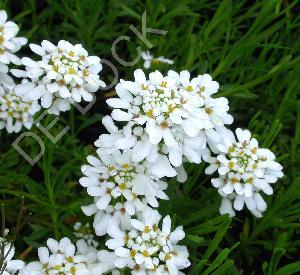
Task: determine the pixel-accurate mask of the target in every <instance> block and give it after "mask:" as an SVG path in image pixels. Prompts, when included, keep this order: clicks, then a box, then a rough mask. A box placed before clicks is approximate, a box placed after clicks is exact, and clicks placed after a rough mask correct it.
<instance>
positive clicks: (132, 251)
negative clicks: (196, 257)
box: [106, 210, 190, 274]
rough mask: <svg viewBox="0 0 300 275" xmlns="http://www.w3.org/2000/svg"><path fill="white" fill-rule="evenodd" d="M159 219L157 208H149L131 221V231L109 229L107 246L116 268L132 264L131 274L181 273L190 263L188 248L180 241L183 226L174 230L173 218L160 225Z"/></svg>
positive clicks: (112, 227)
mask: <svg viewBox="0 0 300 275" xmlns="http://www.w3.org/2000/svg"><path fill="white" fill-rule="evenodd" d="M160 219H161V216H160V215H159V214H158V212H157V211H153V210H149V211H145V212H144V213H143V217H140V219H139V220H137V219H132V220H131V227H132V228H131V229H130V230H127V231H121V230H119V228H118V227H116V226H113V225H112V226H111V227H110V228H109V231H108V234H109V235H110V236H111V239H109V240H108V241H107V242H106V245H107V246H108V248H109V249H111V250H114V252H115V255H116V257H115V259H114V264H115V266H116V267H118V268H120V269H122V268H124V267H129V268H130V269H131V270H132V272H131V274H179V270H181V269H184V268H187V267H188V266H189V265H190V262H189V260H188V251H187V248H186V247H185V246H181V245H178V244H177V243H178V242H179V241H180V240H182V239H183V238H184V236H185V233H184V232H183V230H182V227H177V228H176V229H175V230H174V231H171V219H170V217H169V216H167V217H165V218H164V219H163V221H162V225H161V227H160V226H159V221H160Z"/></svg>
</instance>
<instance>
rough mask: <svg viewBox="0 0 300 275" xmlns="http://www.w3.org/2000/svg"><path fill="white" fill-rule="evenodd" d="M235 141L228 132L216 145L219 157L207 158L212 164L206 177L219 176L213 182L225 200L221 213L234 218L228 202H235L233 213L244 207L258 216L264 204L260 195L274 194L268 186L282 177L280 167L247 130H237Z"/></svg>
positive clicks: (273, 156) (262, 210)
mask: <svg viewBox="0 0 300 275" xmlns="http://www.w3.org/2000/svg"><path fill="white" fill-rule="evenodd" d="M236 136H237V140H236V139H235V137H234V135H233V133H232V132H230V131H229V130H228V131H227V133H226V138H225V139H224V140H225V143H224V144H223V145H222V144H220V145H219V146H218V149H219V150H220V154H219V155H218V156H217V158H210V159H209V162H210V163H211V165H210V166H209V167H208V168H207V169H206V173H207V174H211V173H213V172H214V171H216V170H217V171H218V173H219V177H218V178H213V179H212V184H213V186H214V187H215V188H218V191H219V193H220V195H221V196H222V197H224V198H226V200H225V201H224V202H223V203H222V207H221V212H223V213H230V214H231V215H234V211H233V209H232V206H231V203H230V201H232V200H233V201H234V203H233V207H234V209H235V210H241V209H243V207H244V204H246V206H247V208H248V209H249V210H250V211H251V212H252V213H253V214H254V215H256V216H258V217H261V216H262V212H264V211H265V210H266V208H267V204H266V203H265V201H264V199H263V198H262V196H261V195H260V193H259V192H260V191H263V192H264V193H265V194H267V195H271V194H272V193H273V189H272V187H271V185H270V184H272V183H275V182H276V181H277V179H278V178H280V177H282V176H283V173H282V171H281V170H282V166H281V165H280V164H279V163H277V162H276V161H275V155H274V154H273V153H272V152H271V151H270V150H268V149H264V148H259V147H258V142H257V140H256V139H255V138H252V137H251V133H250V132H249V130H242V129H239V128H238V129H236Z"/></svg>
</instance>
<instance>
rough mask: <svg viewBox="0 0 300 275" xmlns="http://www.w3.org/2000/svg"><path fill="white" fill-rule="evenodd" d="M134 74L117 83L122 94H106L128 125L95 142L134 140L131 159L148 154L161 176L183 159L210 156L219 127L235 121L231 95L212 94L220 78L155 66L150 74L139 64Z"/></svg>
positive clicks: (123, 143)
mask: <svg viewBox="0 0 300 275" xmlns="http://www.w3.org/2000/svg"><path fill="white" fill-rule="evenodd" d="M134 77H135V81H134V82H132V81H124V80H121V82H120V83H119V84H118V85H117V86H116V92H117V94H118V96H119V98H111V99H108V100H107V104H108V105H109V106H111V107H112V108H113V111H112V115H111V116H112V118H113V119H114V120H115V121H120V122H126V123H127V124H126V126H125V127H124V128H123V129H121V130H117V129H116V127H114V126H113V125H111V126H109V127H107V128H110V133H111V134H110V135H102V136H100V138H99V141H98V143H97V144H96V145H97V146H101V147H108V146H109V145H111V144H112V143H113V142H114V144H113V146H115V147H116V146H117V149H122V150H126V149H127V148H128V147H129V146H131V147H132V158H133V160H134V161H142V160H145V159H146V160H147V161H148V162H149V163H150V165H151V164H152V167H151V172H152V174H153V175H155V176H157V177H164V176H167V177H173V176H175V175H176V174H177V172H176V169H177V170H181V168H180V167H181V165H182V163H183V161H188V162H191V163H200V162H201V160H206V159H208V158H209V156H210V150H209V149H208V147H207V145H209V146H210V147H211V149H214V148H215V146H216V144H217V143H218V142H220V139H221V136H220V134H219V131H220V129H223V128H224V125H226V124H231V123H232V121H233V118H232V116H231V115H229V114H228V113H227V111H228V109H229V107H228V100H227V99H226V98H224V97H221V98H212V97H211V95H212V94H214V93H216V92H217V91H218V88H219V84H218V83H217V82H215V81H212V78H211V76H210V75H207V74H206V75H200V76H198V77H196V78H193V79H190V74H189V73H188V72H187V71H182V72H181V73H180V74H178V73H176V72H174V71H169V72H168V75H167V76H163V75H162V74H161V73H160V72H159V71H155V72H153V73H150V75H149V79H147V78H146V77H145V74H144V73H143V71H142V70H140V69H138V70H136V71H135V72H134Z"/></svg>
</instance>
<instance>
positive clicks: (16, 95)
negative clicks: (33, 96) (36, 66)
mask: <svg viewBox="0 0 300 275" xmlns="http://www.w3.org/2000/svg"><path fill="white" fill-rule="evenodd" d="M18 31H19V27H18V26H17V25H16V23H14V22H12V21H7V13H6V11H4V10H1V11H0V129H4V128H5V129H6V131H7V132H8V133H13V132H15V133H17V132H19V131H20V130H21V129H22V127H23V126H24V127H25V128H27V129H30V128H31V126H32V124H33V116H34V115H35V113H36V112H38V111H39V109H40V106H39V104H38V103H37V101H36V100H28V99H24V98H23V96H24V93H25V91H23V90H22V89H19V88H18V85H17V84H15V82H14V81H13V79H12V78H11V77H10V76H9V75H8V71H9V68H8V65H9V64H10V63H13V64H16V65H21V60H20V59H19V58H18V57H17V56H16V55H15V53H16V52H17V51H18V50H19V49H20V48H21V47H22V46H23V45H25V44H26V43H27V39H26V38H24V37H16V35H17V33H18ZM25 82H26V81H22V83H25Z"/></svg>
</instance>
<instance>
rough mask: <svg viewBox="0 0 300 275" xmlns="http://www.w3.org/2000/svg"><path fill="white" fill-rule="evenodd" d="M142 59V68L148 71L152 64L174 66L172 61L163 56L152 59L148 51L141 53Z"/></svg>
mask: <svg viewBox="0 0 300 275" xmlns="http://www.w3.org/2000/svg"><path fill="white" fill-rule="evenodd" d="M141 56H142V58H143V59H144V61H145V62H144V68H145V69H149V68H150V67H151V66H152V65H154V64H170V65H172V64H174V61H173V60H171V59H168V58H165V57H163V56H159V57H154V56H153V55H151V54H150V52H149V51H146V52H142V55H141Z"/></svg>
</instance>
